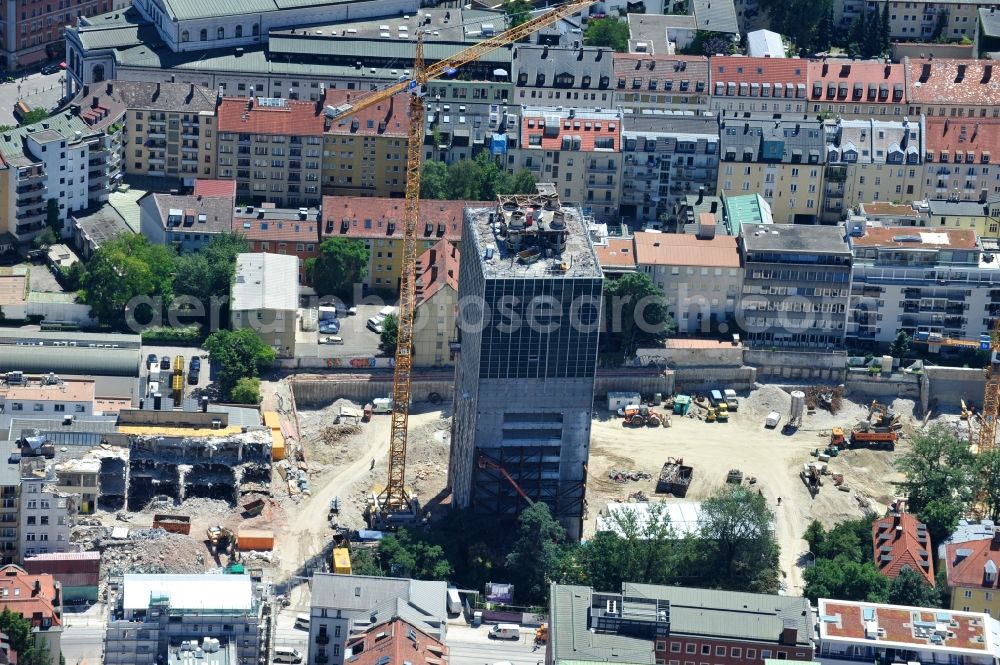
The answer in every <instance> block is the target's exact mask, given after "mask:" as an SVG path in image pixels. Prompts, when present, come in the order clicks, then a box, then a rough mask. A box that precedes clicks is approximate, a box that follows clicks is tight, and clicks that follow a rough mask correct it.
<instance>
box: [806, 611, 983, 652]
mask: <svg viewBox="0 0 1000 665" xmlns="http://www.w3.org/2000/svg"><path fill="white" fill-rule="evenodd" d="M866 612H867V613H870V614H871V616H872V618H871V619H870V620H871V621H874V622H875V624H876V625H877V626H878V627H879V628H880V629H881V630H884V631H885V633H884V634H879V635H878V637H877V638H876V639H871V638H866V636H865V619H866V617H865V613H866ZM819 615H820V617H821V620H820V640H821V641H822V640H824V639H826V638H827V637H830V638H839V639H841V640H852V641H854V640H856V641H858V642H864V643H865V644H866V645H872V646H874V647H875V648H885V647H886V646H888V644H886V643H888V642H894V643H896V644H904V645H916V646H922V647H932V648H935V649H973V650H976V651H985V650H986V649H987V642H992V638H991V635H990V633H989V632H988V631H987V630H986V628H985V627H984V625H983V620H982V619H983V615H982V614H976V613H973V612H956V611H953V610H939V609H933V610H932V609H927V610H923V609H921V608H912V607H903V606H899V605H880V604H875V603H862V602H856V601H849V600H827V599H826V598H821V599H820V600H819ZM945 615H947V620H945V621H943V622H940V621H938V617H939V616H942V617H944V616H945ZM826 617H830V618H831V619H832V620H830V621H827V620H825V618H826ZM918 621H919V622H923V623H925V624H931V625H935V624H937V623H950V622H954V623H955V625H954V626H949V628H948V637H946V638H945V639H944V641H943V644H936V643H934V642H932V641H931V635H934V631H925V632H924V633H923V634H921V635H917V634H916V630H917V626H916V625H915V624H916V622H918Z"/></svg>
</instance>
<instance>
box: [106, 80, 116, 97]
mask: <svg viewBox="0 0 1000 665" xmlns="http://www.w3.org/2000/svg"><path fill="white" fill-rule="evenodd" d="M104 90H105V92H106V93H107V94H109V95H110V94H111V93H112V92H114V90H115V86H114V84H113V83H110V82H109V83H108V86H107V87H106V88H105V89H104Z"/></svg>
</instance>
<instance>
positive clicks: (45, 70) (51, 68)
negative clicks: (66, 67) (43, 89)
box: [42, 65, 59, 76]
mask: <svg viewBox="0 0 1000 665" xmlns="http://www.w3.org/2000/svg"><path fill="white" fill-rule="evenodd" d="M58 71H59V65H45V66H44V67H42V74H43V75H45V76H48V75H49V74H55V73H56V72H58Z"/></svg>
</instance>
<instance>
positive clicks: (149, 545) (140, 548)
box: [100, 527, 215, 579]
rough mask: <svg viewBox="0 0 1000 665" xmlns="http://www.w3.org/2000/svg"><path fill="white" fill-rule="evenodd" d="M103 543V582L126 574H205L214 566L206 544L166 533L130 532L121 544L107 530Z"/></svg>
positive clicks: (157, 530) (135, 530)
mask: <svg viewBox="0 0 1000 665" xmlns="http://www.w3.org/2000/svg"><path fill="white" fill-rule="evenodd" d="M103 531H104V532H103V533H102V537H101V539H100V548H101V579H108V578H109V577H111V576H117V575H122V574H124V573H141V574H162V573H167V574H183V573H203V572H205V571H206V570H208V569H209V568H212V567H214V566H215V562H214V561H213V560H212V559H211V557H210V556H209V554H208V551H207V549H206V548H205V544H204V543H202V542H199V541H198V540H197V539H195V538H192V537H190V536H185V535H181V534H177V533H168V532H166V531H164V530H163V529H129V532H128V536H127V537H126V538H123V539H121V540H117V539H113V538H111V528H109V527H104V529H103Z"/></svg>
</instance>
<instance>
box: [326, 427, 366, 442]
mask: <svg viewBox="0 0 1000 665" xmlns="http://www.w3.org/2000/svg"><path fill="white" fill-rule="evenodd" d="M360 433H361V426H360V425H350V424H347V423H341V424H338V425H330V426H328V427H324V428H323V429H322V430H320V432H319V438H320V441H322V442H323V443H325V444H326V445H328V446H332V445H335V444H338V443H340V442H341V441H343V440H344V439H347V438H349V437H352V436H354V435H355V434H360Z"/></svg>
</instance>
